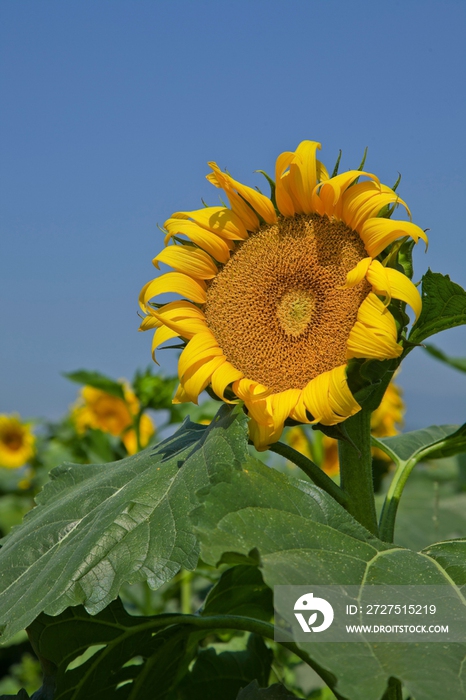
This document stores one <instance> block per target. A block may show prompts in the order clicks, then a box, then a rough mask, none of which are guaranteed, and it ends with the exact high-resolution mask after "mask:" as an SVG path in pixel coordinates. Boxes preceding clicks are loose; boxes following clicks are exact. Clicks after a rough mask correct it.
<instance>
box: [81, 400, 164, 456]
mask: <svg viewBox="0 0 466 700" xmlns="http://www.w3.org/2000/svg"><path fill="white" fill-rule="evenodd" d="M124 395H125V399H124V400H123V399H120V398H118V396H113V395H112V394H108V393H107V392H106V391H103V390H102V389H96V388H94V387H92V386H85V387H83V389H82V390H81V396H80V398H79V400H78V402H77V404H76V405H75V406H74V408H73V410H72V414H71V416H72V420H73V422H74V424H75V426H76V430H77V432H78V433H79V434H81V435H82V434H84V433H85V431H86V430H87V429H88V428H93V429H95V430H102V432H104V433H110V435H114V436H116V437H120V438H121V440H122V441H123V444H124V445H125V448H126V451H127V452H128V454H135V453H136V452H137V439H136V433H135V430H134V428H133V422H134V417H135V416H136V414H137V413H138V410H139V401H138V399H137V397H136V396H135V395H134V393H133V392H132V391H131V389H130V388H129V387H128V386H125V388H124ZM139 429H140V442H141V447H145V446H146V445H147V444H148V443H149V440H150V438H151V437H152V435H153V434H154V426H153V423H152V421H151V419H150V417H149V416H148V415H147V414H143V415H142V416H141V420H140V425H139Z"/></svg>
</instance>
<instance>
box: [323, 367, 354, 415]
mask: <svg viewBox="0 0 466 700" xmlns="http://www.w3.org/2000/svg"><path fill="white" fill-rule="evenodd" d="M329 399H330V407H331V408H332V410H333V411H334V413H335V414H336V415H339V416H342V417H343V418H347V417H349V416H354V414H355V413H357V412H358V411H360V410H361V406H360V405H359V404H358V402H357V401H356V399H355V398H354V396H353V394H352V393H351V391H350V388H349V386H348V380H347V378H346V365H340V367H335V369H333V370H332V371H331V372H330V384H329Z"/></svg>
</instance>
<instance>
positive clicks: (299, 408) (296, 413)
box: [290, 391, 312, 423]
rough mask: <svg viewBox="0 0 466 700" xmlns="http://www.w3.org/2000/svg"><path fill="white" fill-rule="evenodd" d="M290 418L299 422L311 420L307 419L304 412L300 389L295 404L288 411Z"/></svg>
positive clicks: (309, 421) (304, 405) (304, 407)
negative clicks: (289, 411)
mask: <svg viewBox="0 0 466 700" xmlns="http://www.w3.org/2000/svg"><path fill="white" fill-rule="evenodd" d="M290 418H293V420H296V421H299V423H312V420H310V419H309V417H308V415H307V412H306V404H305V403H304V396H303V392H302V391H301V392H300V394H299V397H298V401H297V402H296V406H295V407H294V408H293V410H292V411H291V413H290Z"/></svg>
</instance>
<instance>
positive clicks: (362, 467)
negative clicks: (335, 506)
mask: <svg viewBox="0 0 466 700" xmlns="http://www.w3.org/2000/svg"><path fill="white" fill-rule="evenodd" d="M345 428H346V431H347V433H348V437H349V438H350V440H351V443H349V442H346V441H343V440H339V441H338V455H339V459H340V485H341V488H342V489H343V491H344V493H345V494H346V496H347V498H348V502H347V504H346V509H347V511H348V512H349V513H351V515H352V516H353V518H355V519H356V520H357V521H358V522H360V523H361V525H364V527H365V528H367V529H368V530H369V531H370V532H372V533H373V534H374V535H378V527H377V515H376V511H375V499H374V484H373V481H372V453H371V411H368V410H367V409H364V408H363V409H361V410H360V411H359V413H356V415H354V416H352V417H351V418H348V419H347V420H346V421H345Z"/></svg>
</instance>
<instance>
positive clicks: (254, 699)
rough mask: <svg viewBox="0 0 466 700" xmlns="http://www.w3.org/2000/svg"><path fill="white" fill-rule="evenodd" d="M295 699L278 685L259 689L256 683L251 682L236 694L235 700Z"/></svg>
mask: <svg viewBox="0 0 466 700" xmlns="http://www.w3.org/2000/svg"><path fill="white" fill-rule="evenodd" d="M295 697H296V695H292V694H291V693H290V692H289V691H288V690H287V689H286V688H285V687H284V686H283V685H280V684H279V683H275V684H274V685H271V686H269V687H268V688H259V685H258V683H257V681H253V682H252V683H250V684H249V685H248V686H246V688H243V690H241V691H240V692H239V693H238V695H237V699H236V700H292V698H295Z"/></svg>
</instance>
